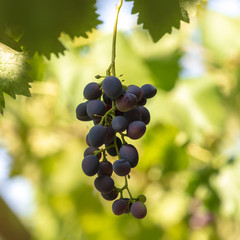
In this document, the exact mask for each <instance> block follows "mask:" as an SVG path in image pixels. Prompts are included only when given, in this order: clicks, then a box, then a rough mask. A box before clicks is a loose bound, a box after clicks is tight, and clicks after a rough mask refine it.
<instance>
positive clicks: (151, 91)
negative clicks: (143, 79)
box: [141, 84, 157, 98]
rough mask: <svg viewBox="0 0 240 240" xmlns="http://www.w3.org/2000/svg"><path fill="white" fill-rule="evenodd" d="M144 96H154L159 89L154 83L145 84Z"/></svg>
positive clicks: (143, 88) (143, 87)
mask: <svg viewBox="0 0 240 240" xmlns="http://www.w3.org/2000/svg"><path fill="white" fill-rule="evenodd" d="M141 89H142V92H143V97H146V98H152V97H154V96H155V95H156V93H157V89H156V88H155V87H154V86H153V85H152V84H144V85H143V86H142V87H141Z"/></svg>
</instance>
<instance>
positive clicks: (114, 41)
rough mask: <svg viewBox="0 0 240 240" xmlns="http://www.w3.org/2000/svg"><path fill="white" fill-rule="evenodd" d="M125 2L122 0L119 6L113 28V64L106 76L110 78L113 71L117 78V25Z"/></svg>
mask: <svg viewBox="0 0 240 240" xmlns="http://www.w3.org/2000/svg"><path fill="white" fill-rule="evenodd" d="M122 4H123V0H120V2H119V4H118V5H117V7H116V9H117V14H116V20H115V24H114V28H113V40H112V62H111V64H110V66H109V67H108V69H107V71H106V75H107V76H110V75H111V74H110V73H111V70H112V75H113V76H116V69H115V59H116V39H117V24H118V16H119V12H120V9H121V7H122Z"/></svg>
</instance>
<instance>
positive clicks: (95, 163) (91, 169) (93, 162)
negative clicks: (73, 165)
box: [82, 155, 99, 176]
mask: <svg viewBox="0 0 240 240" xmlns="http://www.w3.org/2000/svg"><path fill="white" fill-rule="evenodd" d="M98 169H99V160H98V158H97V157H96V156H94V155H88V156H86V157H85V158H84V159H83V161H82V170H83V172H84V173H85V174H86V175H87V176H93V175H95V174H96V173H97V172H98Z"/></svg>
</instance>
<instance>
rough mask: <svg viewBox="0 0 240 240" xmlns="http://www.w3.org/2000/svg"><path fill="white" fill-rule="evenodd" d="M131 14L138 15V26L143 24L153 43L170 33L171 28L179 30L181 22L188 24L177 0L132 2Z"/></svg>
mask: <svg viewBox="0 0 240 240" xmlns="http://www.w3.org/2000/svg"><path fill="white" fill-rule="evenodd" d="M127 1H133V0H127ZM132 13H133V14H135V13H139V15H138V24H142V23H143V28H144V29H147V30H148V31H149V33H150V35H151V37H152V39H153V41H154V42H157V41H158V40H159V39H160V38H161V37H162V36H163V35H164V34H165V33H171V31H172V27H175V28H177V29H179V28H180V21H181V20H182V21H185V22H189V18H188V13H187V11H186V10H185V9H184V8H183V7H182V5H181V4H180V2H179V0H168V1H166V0H149V1H145V0H134V6H133V10H132Z"/></svg>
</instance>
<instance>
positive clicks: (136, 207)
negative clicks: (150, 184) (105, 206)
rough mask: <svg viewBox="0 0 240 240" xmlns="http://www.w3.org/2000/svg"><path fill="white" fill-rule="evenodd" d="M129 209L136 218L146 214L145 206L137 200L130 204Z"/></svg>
mask: <svg viewBox="0 0 240 240" xmlns="http://www.w3.org/2000/svg"><path fill="white" fill-rule="evenodd" d="M130 211H131V213H132V215H133V216H134V217H135V218H137V219H142V218H144V217H145V216H146V215H147V208H146V206H145V204H144V203H143V202H140V201H137V202H135V203H133V204H132V206H131V208H130Z"/></svg>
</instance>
